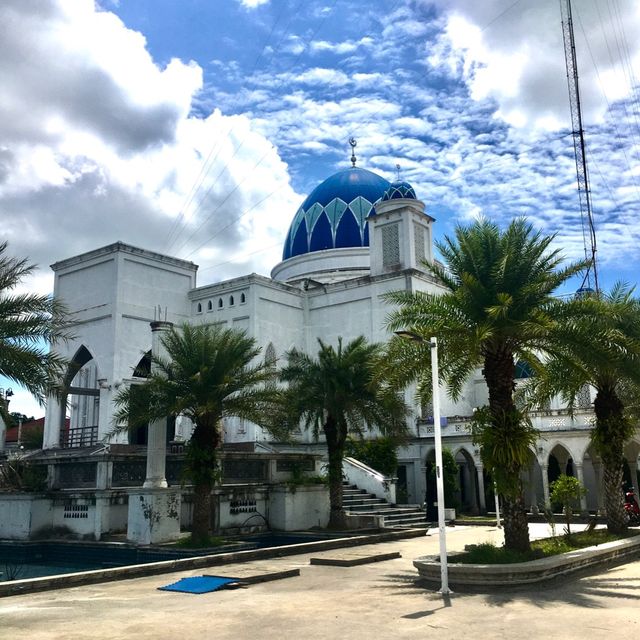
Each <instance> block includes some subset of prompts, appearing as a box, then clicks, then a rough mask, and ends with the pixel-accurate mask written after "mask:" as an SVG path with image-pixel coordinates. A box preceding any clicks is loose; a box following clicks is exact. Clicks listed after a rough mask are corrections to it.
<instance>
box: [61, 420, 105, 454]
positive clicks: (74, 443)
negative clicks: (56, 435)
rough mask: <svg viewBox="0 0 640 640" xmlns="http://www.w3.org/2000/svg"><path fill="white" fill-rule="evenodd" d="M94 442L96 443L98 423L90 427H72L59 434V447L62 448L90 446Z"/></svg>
mask: <svg viewBox="0 0 640 640" xmlns="http://www.w3.org/2000/svg"><path fill="white" fill-rule="evenodd" d="M96 444H98V425H95V426H92V427H74V428H72V429H67V430H65V431H63V432H62V433H61V434H60V447H61V448H62V449H75V448H76V447H92V446H93V445H96Z"/></svg>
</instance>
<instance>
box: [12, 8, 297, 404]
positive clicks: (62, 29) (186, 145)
mask: <svg viewBox="0 0 640 640" xmlns="http://www.w3.org/2000/svg"><path fill="white" fill-rule="evenodd" d="M0 23H2V24H5V25H10V26H11V28H10V29H5V30H4V31H3V34H4V35H3V38H2V40H1V41H0V75H1V76H2V78H3V91H2V97H0V210H1V211H2V222H3V235H4V237H5V238H6V239H7V240H9V250H10V252H11V254H12V255H16V256H29V258H30V259H31V260H32V261H34V262H36V263H38V264H39V265H41V269H40V270H39V271H38V272H37V274H36V275H35V276H34V277H33V278H31V279H30V280H29V282H27V283H25V284H26V286H27V287H28V288H29V289H31V290H37V291H40V292H50V291H51V289H52V280H53V278H52V273H51V272H50V271H49V270H48V269H47V265H49V264H51V263H53V262H54V261H57V260H61V259H64V258H67V257H70V256H72V255H74V254H76V253H80V252H83V251H87V250H91V249H93V248H97V247H99V246H103V245H105V244H108V243H110V242H114V241H117V240H123V241H125V242H128V243H130V244H133V245H137V246H141V247H143V248H147V249H151V250H155V251H161V252H162V251H164V252H169V251H173V252H176V253H177V254H178V255H179V256H180V257H186V256H189V259H191V260H194V261H196V262H200V265H201V272H200V273H201V274H202V275H201V280H200V282H201V283H203V284H204V283H206V282H208V281H213V280H217V279H221V278H224V277H229V276H231V275H238V274H239V273H246V272H247V271H258V272H261V273H268V272H269V270H270V268H271V267H272V266H273V264H274V263H275V262H277V261H278V260H279V258H280V247H278V248H277V249H275V250H273V251H266V252H265V251H262V252H258V253H254V252H256V250H257V249H264V248H265V247H269V246H270V245H273V244H274V243H275V242H276V241H277V242H281V238H282V236H283V235H284V233H285V232H286V228H287V226H288V224H289V221H290V220H289V218H290V212H292V211H295V208H296V207H297V206H298V203H299V200H300V196H298V195H297V194H296V193H295V192H294V191H293V190H292V188H291V186H290V183H289V174H288V167H287V165H286V164H285V163H284V162H283V161H282V160H281V158H280V157H279V155H278V151H277V149H276V148H275V147H274V146H273V145H272V144H271V142H269V141H268V140H267V139H266V138H265V137H264V135H262V134H260V133H258V132H257V131H256V130H255V127H254V126H253V125H252V123H251V121H250V120H249V118H247V117H246V116H240V115H237V116H232V117H229V116H225V115H223V114H222V113H221V112H220V111H219V110H213V112H212V113H211V114H210V115H208V116H207V117H204V118H202V117H197V116H195V115H192V114H190V110H191V105H192V103H193V100H194V97H195V96H196V95H197V94H198V92H199V91H200V89H201V87H202V70H201V68H200V67H199V66H198V65H197V64H196V63H194V62H186V63H185V62H182V61H180V60H176V59H174V60H171V61H170V62H169V63H168V64H167V65H166V66H165V67H160V66H159V65H158V64H157V63H156V62H155V61H154V60H153V59H152V58H151V56H150V54H149V52H148V51H147V49H146V42H145V39H144V37H143V36H142V35H141V34H139V33H137V32H134V31H131V30H130V29H127V28H126V27H125V26H124V24H123V23H122V22H121V21H120V20H119V18H117V17H116V16H115V15H113V14H111V13H108V12H106V11H102V10H98V9H96V8H95V7H94V3H93V1H92V0H75V1H74V2H72V3H69V2H66V1H64V0H59V1H58V2H54V1H53V0H51V1H50V2H48V3H24V2H22V0H15V1H14V2H10V1H7V2H4V3H3V4H2V5H1V6H0ZM5 36H6V37H5ZM205 160H206V161H207V163H206V165H205V170H204V172H203V173H201V170H202V169H203V163H204V162H205ZM239 185H242V186H241V187H239ZM194 186H195V187H197V188H196V193H195V197H193V198H190V194H191V193H192V189H193V188H194ZM187 203H188V205H187V206H185V204H187ZM181 212H184V214H185V215H184V216H180V217H179V218H178V214H179V213H181ZM170 234H171V235H170ZM252 253H254V255H249V254H252ZM242 256H244V257H242ZM247 256H248V257H247ZM212 261H213V262H212ZM213 263H215V264H218V263H223V264H222V265H220V266H218V267H217V268H216V269H215V270H213V269H209V267H210V265H212V264H213ZM14 390H15V389H14ZM17 397H18V396H17ZM22 406H24V404H22ZM16 408H18V407H17V406H16Z"/></svg>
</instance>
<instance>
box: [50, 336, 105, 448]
mask: <svg viewBox="0 0 640 640" xmlns="http://www.w3.org/2000/svg"><path fill="white" fill-rule="evenodd" d="M99 380H100V374H99V371H98V365H97V363H96V361H95V360H94V358H93V355H92V354H91V352H90V351H89V349H87V347H85V346H84V345H82V346H80V348H79V349H78V350H77V351H76V353H75V355H74V356H73V358H72V359H71V362H70V363H69V366H68V367H67V372H66V374H65V376H64V379H63V382H62V398H61V405H62V406H63V407H64V406H67V407H68V411H69V425H68V427H67V426H66V416H65V413H66V412H62V415H61V424H60V442H59V444H60V447H62V448H64V449H67V448H76V447H90V446H94V445H96V444H98V417H99V414H100V382H99Z"/></svg>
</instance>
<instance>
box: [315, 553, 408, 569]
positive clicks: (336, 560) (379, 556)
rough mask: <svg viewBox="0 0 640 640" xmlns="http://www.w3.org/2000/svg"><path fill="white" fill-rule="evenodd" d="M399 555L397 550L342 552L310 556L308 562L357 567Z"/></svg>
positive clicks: (391, 558)
mask: <svg viewBox="0 0 640 640" xmlns="http://www.w3.org/2000/svg"><path fill="white" fill-rule="evenodd" d="M401 557H402V556H401V555H400V552H399V551H391V552H389V553H376V554H362V553H342V554H340V555H339V556H336V557H333V558H311V559H310V560H309V564H317V565H326V566H330V567H357V566H358V565H361V564H369V563H371V562H384V561H385V560H395V559H396V558H401Z"/></svg>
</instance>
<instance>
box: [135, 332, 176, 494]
mask: <svg viewBox="0 0 640 640" xmlns="http://www.w3.org/2000/svg"><path fill="white" fill-rule="evenodd" d="M172 326H173V324H172V323H171V322H163V321H155V322H152V323H151V353H152V355H154V356H160V357H162V356H163V355H165V353H164V345H163V344H162V338H163V337H164V335H165V334H166V333H167V332H168V331H170V330H171V327H172ZM151 366H152V367H154V365H153V364H152V365H151ZM166 462H167V419H166V418H162V419H161V420H156V421H154V422H150V423H149V431H148V438H147V477H146V480H145V481H144V484H143V485H142V487H143V488H144V489H166V488H167V487H168V484H167V479H166V477H165V469H166Z"/></svg>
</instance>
